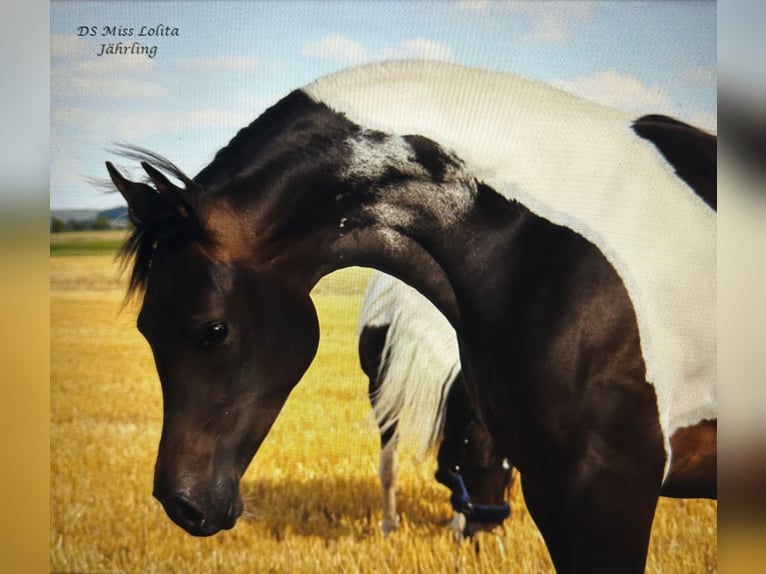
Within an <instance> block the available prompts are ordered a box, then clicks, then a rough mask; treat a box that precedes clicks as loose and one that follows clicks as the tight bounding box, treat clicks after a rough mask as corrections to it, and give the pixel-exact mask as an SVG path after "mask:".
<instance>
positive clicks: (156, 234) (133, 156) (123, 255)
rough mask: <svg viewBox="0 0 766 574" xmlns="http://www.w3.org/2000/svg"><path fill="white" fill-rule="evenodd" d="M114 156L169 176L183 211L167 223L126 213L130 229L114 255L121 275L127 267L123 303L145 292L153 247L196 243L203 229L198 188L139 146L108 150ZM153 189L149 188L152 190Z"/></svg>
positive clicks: (178, 169)
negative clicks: (180, 196) (180, 192)
mask: <svg viewBox="0 0 766 574" xmlns="http://www.w3.org/2000/svg"><path fill="white" fill-rule="evenodd" d="M112 151H113V153H114V154H115V155H118V156H120V157H123V158H126V159H130V160H133V161H137V162H139V163H141V164H148V165H149V166H151V167H153V168H154V169H156V170H158V171H160V172H163V173H165V174H168V175H171V176H172V177H174V178H175V179H177V180H178V181H180V182H182V183H183V184H184V187H183V188H180V187H179V188H178V189H181V190H183V192H184V197H183V201H184V203H185V206H186V207H187V209H185V210H184V214H183V217H178V218H175V219H174V220H168V219H167V218H164V219H160V220H154V219H152V220H150V221H143V220H141V219H139V218H138V217H136V214H135V213H133V212H132V210H130V209H129V211H128V214H129V217H130V221H131V223H132V225H133V230H132V231H131V233H130V235H129V236H128V238H127V239H126V240H125V241H124V242H123V243H122V245H121V246H120V248H119V250H118V252H117V259H118V260H119V261H120V263H121V271H122V272H124V271H125V270H126V269H128V267H130V279H129V281H128V288H127V293H126V301H127V300H130V299H131V298H132V297H134V296H137V295H142V294H143V293H145V291H146V284H147V280H148V278H149V271H150V269H151V267H152V262H153V260H154V255H155V252H156V250H157V246H158V245H159V244H160V243H163V244H168V245H172V244H184V243H187V242H189V241H191V240H194V239H199V238H200V237H201V236H202V235H203V229H204V228H203V225H202V223H201V222H200V220H199V218H198V217H197V209H195V207H196V206H197V205H198V203H199V201H198V198H199V195H200V194H201V192H202V188H201V186H199V185H198V184H197V183H196V182H194V181H193V180H192V179H191V178H190V177H189V176H187V175H186V174H185V173H184V172H183V171H182V170H181V169H180V168H178V167H177V166H176V165H175V164H174V163H172V162H171V161H170V160H168V159H167V158H165V157H163V156H161V155H159V154H157V153H155V152H153V151H150V150H147V149H145V148H142V147H139V146H132V145H119V146H118V147H117V148H116V149H114V150H112ZM143 183H145V184H146V185H148V186H151V178H150V177H148V176H147V177H145V178H144V181H143ZM152 189H153V188H152Z"/></svg>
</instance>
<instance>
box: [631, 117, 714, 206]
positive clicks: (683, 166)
mask: <svg viewBox="0 0 766 574" xmlns="http://www.w3.org/2000/svg"><path fill="white" fill-rule="evenodd" d="M633 131H634V132H636V133H637V134H638V135H639V136H641V137H642V138H644V139H647V140H649V141H650V142H652V143H653V144H654V145H655V146H656V147H657V149H658V150H660V153H662V155H663V156H664V157H665V159H666V160H667V161H668V162H669V163H670V165H672V166H673V168H674V169H675V171H676V174H677V175H678V177H680V178H681V179H683V180H684V181H685V182H686V183H687V184H688V185H689V186H690V187H691V188H692V189H693V190H694V191H695V193H696V194H697V195H699V196H700V198H701V199H702V200H703V201H704V202H705V203H707V204H708V206H710V208H711V209H713V210H714V211H716V210H717V209H718V201H717V193H716V152H717V143H718V138H716V136H714V135H711V134H709V133H707V132H704V131H702V130H700V129H698V128H695V127H693V126H690V125H688V124H685V123H683V122H681V121H678V120H676V119H674V118H669V117H667V116H662V115H657V114H652V115H647V116H642V117H640V118H638V119H637V120H636V121H635V122H634V123H633Z"/></svg>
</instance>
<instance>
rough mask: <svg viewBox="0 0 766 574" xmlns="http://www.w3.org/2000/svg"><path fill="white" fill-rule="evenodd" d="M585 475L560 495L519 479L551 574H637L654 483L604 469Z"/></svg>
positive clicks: (656, 491)
mask: <svg viewBox="0 0 766 574" xmlns="http://www.w3.org/2000/svg"><path fill="white" fill-rule="evenodd" d="M588 474H589V476H587V477H580V479H579V480H577V481H575V482H574V483H573V484H570V485H568V486H567V487H565V488H563V489H562V488H551V487H550V483H549V482H548V481H546V484H545V485H543V484H541V483H538V482H536V481H534V480H530V479H528V478H527V477H522V488H523V492H524V499H525V501H526V504H527V507H528V509H529V512H530V514H531V515H532V518H533V519H534V520H535V523H536V524H537V526H538V528H539V529H540V532H541V534H542V535H543V538H544V539H545V543H546V545H547V547H548V551H549V553H550V556H551V559H552V561H553V564H554V566H555V567H556V572H558V573H559V574H571V573H578V574H579V573H583V574H585V573H590V574H594V573H601V572H603V573H613V572H620V573H625V574H630V573H637V574H638V573H642V572H643V571H644V567H645V564H646V554H647V551H648V547H649V537H650V534H651V527H652V520H653V518H654V512H655V508H656V505H657V498H658V497H659V477H654V479H652V477H651V476H649V475H647V474H643V473H641V472H637V473H636V475H637V476H634V477H630V476H627V475H625V473H621V475H615V474H614V473H613V472H609V471H608V470H607V469H604V470H602V471H600V472H598V474H597V475H593V473H592V471H590V472H589V473H588ZM638 475H641V476H640V477H639V476H638ZM652 483H653V484H654V486H652Z"/></svg>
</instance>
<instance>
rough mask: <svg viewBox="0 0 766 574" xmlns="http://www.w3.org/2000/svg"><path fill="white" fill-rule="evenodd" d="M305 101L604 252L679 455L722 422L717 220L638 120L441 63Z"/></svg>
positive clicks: (372, 76)
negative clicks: (442, 154)
mask: <svg viewBox="0 0 766 574" xmlns="http://www.w3.org/2000/svg"><path fill="white" fill-rule="evenodd" d="M304 91H305V92H306V93H307V94H308V95H309V96H310V97H312V98H313V99H314V100H315V101H318V102H322V103H324V104H326V105H328V106H329V107H330V108H331V109H334V110H336V111H338V112H341V113H343V114H345V115H346V116H347V117H348V118H349V119H350V120H352V121H354V122H356V123H358V124H359V125H362V126H364V127H365V128H368V129H377V130H380V131H383V132H385V133H389V134H398V135H406V134H418V135H422V136H425V137H428V138H430V139H432V140H434V141H436V142H438V143H439V144H440V145H441V146H443V147H445V148H447V149H450V150H452V151H454V152H455V153H456V154H457V155H458V156H459V157H461V158H462V159H463V160H464V161H465V162H466V165H467V168H468V170H469V171H471V172H472V173H473V174H474V175H475V176H476V177H477V178H478V179H479V180H483V181H485V182H486V183H487V184H488V185H490V186H491V187H492V188H494V189H495V190H497V191H498V192H499V193H501V194H503V195H505V196H506V197H509V198H514V199H517V200H519V201H520V202H522V203H523V204H524V205H526V206H527V207H528V208H529V209H531V210H532V211H534V212H536V213H538V214H539V215H541V216H543V217H545V218H547V219H549V220H550V221H553V222H554V223H557V224H560V225H565V226H567V227H569V228H571V229H573V230H575V231H576V232H578V233H580V234H581V235H583V236H584V237H586V238H588V239H589V240H590V241H592V242H593V243H595V244H596V245H597V246H598V247H599V248H600V249H601V251H602V252H603V253H604V255H605V256H606V257H607V258H608V259H609V261H610V262H611V263H612V265H614V267H615V268H616V269H617V270H618V272H619V273H620V275H621V277H622V279H623V281H624V283H625V285H626V287H627V289H628V292H629V294H630V297H631V299H632V301H633V305H634V308H635V310H636V314H637V317H638V327H639V331H640V335H641V347H642V352H643V356H644V360H645V363H646V369H647V379H648V380H649V382H650V383H652V384H653V385H654V387H655V390H656V394H657V401H658V408H659V414H660V425H661V427H662V430H663V432H664V434H665V444H666V449H667V450H668V453H669V454H670V446H669V437H670V436H672V434H673V433H674V432H675V430H676V429H678V428H680V427H684V426H688V425H691V424H694V423H696V422H698V421H700V420H702V419H706V418H717V397H716V381H717V341H716V235H717V234H716V214H715V213H714V212H713V211H712V210H711V209H709V208H708V207H707V206H706V205H705V204H704V203H703V202H702V200H701V199H700V198H699V197H698V196H697V195H696V194H695V193H694V192H693V190H691V189H690V188H689V187H688V186H687V185H686V183H684V182H683V181H682V180H681V179H679V178H678V177H677V176H676V175H675V173H674V172H673V169H672V167H671V166H670V165H669V164H668V163H667V161H666V160H665V159H664V157H663V156H662V154H661V153H660V152H659V151H658V150H657V149H656V148H655V147H654V145H653V144H652V143H651V142H649V141H647V140H645V139H644V138H641V137H639V136H638V135H637V134H635V133H634V132H633V130H632V129H631V124H632V121H633V120H634V119H635V118H634V117H633V116H632V115H630V114H626V113H623V112H619V111H615V110H611V109H608V108H605V107H602V106H600V105H597V104H594V103H591V102H588V101H585V100H582V99H579V98H577V97H574V96H572V95H570V94H567V93H565V92H562V91H560V90H557V89H555V88H552V87H549V86H545V85H543V84H540V83H537V82H533V81H530V80H526V79H523V78H519V77H516V76H513V75H510V74H504V73H496V72H489V71H485V70H479V69H472V68H466V67H462V66H458V65H454V64H447V63H441V62H424V61H400V62H385V63H380V64H372V65H368V66H362V67H359V68H353V69H350V70H345V71H341V72H339V73H337V74H333V75H330V76H327V77H324V78H320V79H318V80H317V81H315V82H314V83H312V84H310V85H309V86H307V87H305V88H304ZM669 459H670V457H668V463H666V470H667V468H668V467H669Z"/></svg>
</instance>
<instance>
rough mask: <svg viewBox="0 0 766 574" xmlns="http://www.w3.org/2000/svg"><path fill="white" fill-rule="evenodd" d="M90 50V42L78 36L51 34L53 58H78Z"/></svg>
mask: <svg viewBox="0 0 766 574" xmlns="http://www.w3.org/2000/svg"><path fill="white" fill-rule="evenodd" d="M88 50H89V46H88V43H87V42H85V41H84V40H82V39H80V38H78V37H77V36H72V35H71V34H51V56H52V57H53V58H76V57H80V56H84V55H86V54H87V53H88Z"/></svg>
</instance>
